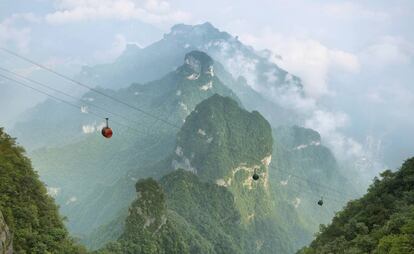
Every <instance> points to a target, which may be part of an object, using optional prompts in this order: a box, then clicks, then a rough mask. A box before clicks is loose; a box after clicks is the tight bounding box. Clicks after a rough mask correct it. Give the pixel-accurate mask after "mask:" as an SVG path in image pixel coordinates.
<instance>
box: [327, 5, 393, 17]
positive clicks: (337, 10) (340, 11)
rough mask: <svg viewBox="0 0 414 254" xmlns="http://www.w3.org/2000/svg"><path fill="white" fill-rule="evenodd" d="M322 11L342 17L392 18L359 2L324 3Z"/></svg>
mask: <svg viewBox="0 0 414 254" xmlns="http://www.w3.org/2000/svg"><path fill="white" fill-rule="evenodd" d="M322 11H323V12H324V13H325V14H327V15H330V16H333V17H335V18H340V19H350V20H355V19H365V20H373V21H385V20H389V19H390V14H389V13H387V12H384V11H380V10H372V9H368V8H366V7H365V6H362V5H361V4H358V3H352V2H336V3H328V4H325V5H323V7H322Z"/></svg>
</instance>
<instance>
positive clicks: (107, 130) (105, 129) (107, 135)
mask: <svg viewBox="0 0 414 254" xmlns="http://www.w3.org/2000/svg"><path fill="white" fill-rule="evenodd" d="M105 120H106V126H105V127H103V128H102V131H101V133H102V136H104V137H105V138H111V137H112V134H113V132H112V129H111V128H109V125H108V118H105Z"/></svg>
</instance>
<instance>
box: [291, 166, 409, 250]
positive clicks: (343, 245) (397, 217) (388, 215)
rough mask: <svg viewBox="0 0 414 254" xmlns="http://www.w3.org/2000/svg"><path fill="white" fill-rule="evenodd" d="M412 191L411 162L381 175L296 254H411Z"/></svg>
mask: <svg viewBox="0 0 414 254" xmlns="http://www.w3.org/2000/svg"><path fill="white" fill-rule="evenodd" d="M413 187H414V158H411V159H408V160H407V161H406V162H405V163H404V164H403V166H402V167H401V169H400V170H398V171H397V172H395V173H394V172H391V171H389V170H387V171H385V172H383V173H382V174H381V179H378V178H376V179H375V180H374V183H373V184H372V185H371V186H370V188H369V189H368V193H367V194H366V195H365V196H364V197H362V198H361V199H358V200H354V201H351V202H349V203H348V205H347V206H346V207H345V209H344V210H343V211H341V212H339V213H338V214H337V215H336V216H335V217H334V219H333V221H332V223H331V225H329V226H323V227H321V230H320V232H319V233H318V235H317V237H316V239H315V240H314V241H313V242H312V243H311V245H310V246H309V247H308V248H304V249H303V250H301V251H300V252H299V253H305V254H312V253H322V254H323V253H374V254H383V253H384V254H385V253H393V254H394V253H395V254H397V253H398V254H400V253H401V254H405V253H413V252H414V188H413Z"/></svg>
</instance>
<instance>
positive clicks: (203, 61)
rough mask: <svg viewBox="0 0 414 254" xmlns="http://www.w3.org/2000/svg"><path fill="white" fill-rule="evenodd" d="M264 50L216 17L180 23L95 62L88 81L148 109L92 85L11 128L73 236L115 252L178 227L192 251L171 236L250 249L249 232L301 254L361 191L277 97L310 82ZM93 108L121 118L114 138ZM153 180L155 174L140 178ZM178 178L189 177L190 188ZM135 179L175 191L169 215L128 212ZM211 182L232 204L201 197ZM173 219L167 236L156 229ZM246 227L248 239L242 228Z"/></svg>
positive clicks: (168, 200)
mask: <svg viewBox="0 0 414 254" xmlns="http://www.w3.org/2000/svg"><path fill="white" fill-rule="evenodd" d="M266 54H269V52H257V51H255V50H253V49H252V48H250V47H248V46H245V45H243V44H242V43H241V42H239V41H238V40H237V38H234V37H232V36H230V35H229V34H227V33H225V32H220V31H219V30H218V29H216V28H214V27H213V26H212V25H211V24H209V23H205V24H202V25H197V26H187V25H176V26H174V27H173V28H172V29H171V32H170V33H169V34H166V35H165V36H164V39H162V40H160V41H158V42H156V43H154V44H152V45H150V46H148V47H146V48H142V49H141V48H138V47H137V46H133V45H131V46H129V47H128V48H127V49H126V51H125V52H124V53H123V54H122V55H121V56H120V57H119V58H118V59H117V60H116V61H115V62H114V63H112V64H105V65H99V66H95V67H85V68H84V69H83V71H82V72H81V73H80V74H79V76H78V77H77V78H78V79H80V80H82V81H83V82H85V83H87V84H94V85H97V89H98V90H99V91H101V92H103V93H105V94H107V95H110V96H112V97H114V98H117V100H120V101H122V102H124V103H127V104H129V105H131V106H132V107H135V108H139V109H140V110H142V111H144V112H146V114H143V113H142V112H141V113H140V112H138V111H137V110H133V109H131V108H130V107H129V108H128V107H125V105H122V104H120V103H117V102H115V101H111V100H109V99H108V98H107V97H105V96H102V95H99V94H96V93H94V92H92V91H91V92H88V93H86V94H84V95H83V97H82V98H81V99H80V100H78V101H73V103H75V104H77V105H79V110H76V109H73V108H66V105H64V104H62V103H58V102H55V101H51V100H48V101H46V102H44V103H42V104H40V105H38V106H36V107H35V108H33V109H31V110H30V112H28V113H27V114H26V117H24V118H22V119H21V121H20V123H18V124H17V125H16V127H15V129H14V131H13V133H14V135H16V136H18V137H19V141H20V142H21V143H22V144H24V145H27V146H28V147H29V149H30V156H31V158H32V160H33V164H34V166H35V168H36V169H37V170H38V171H39V173H40V176H41V178H42V180H44V181H45V182H46V183H47V185H48V192H49V194H50V195H52V196H54V197H55V199H56V201H57V202H58V203H59V205H60V207H61V211H62V213H63V214H64V215H65V216H67V217H68V222H67V223H68V228H69V230H70V232H71V233H73V234H74V235H76V236H79V237H80V238H81V239H82V240H83V242H84V243H86V244H87V245H88V246H89V247H91V248H93V249H100V248H102V247H104V245H105V244H106V243H108V242H112V244H114V245H112V247H111V246H106V247H104V248H109V249H107V250H108V251H109V250H110V251H113V252H114V253H117V252H116V251H117V250H116V248H118V250H119V248H124V247H125V246H127V245H128V242H130V241H131V239H136V237H138V236H142V235H145V237H149V238H145V237H144V239H148V241H149V242H150V243H151V244H153V243H158V244H161V245H164V244H166V243H167V242H168V241H167V239H170V238H171V234H172V235H175V234H176V233H174V232H177V230H178V231H180V230H181V231H182V229H183V228H187V229H188V230H189V232H191V234H190V233H188V234H184V233H183V235H180V236H177V237H181V238H177V239H181V240H182V241H184V242H186V243H185V244H184V245H180V244H179V242H180V241H181V240H177V239H171V240H172V241H173V242H171V243H174V244H176V247H177V251H183V250H185V251H187V250H191V249H192V248H193V249H192V250H193V252H191V251H190V252H189V253H197V252H194V251H195V250H197V249H198V248H201V249H203V250H206V252H205V253H232V252H234V253H239V252H238V250H239V248H240V246H237V244H236V242H237V241H238V240H237V239H242V238H240V237H247V238H243V239H242V240H241V241H242V242H243V241H245V242H244V243H245V245H244V247H243V250H244V251H246V252H244V253H274V251H275V250H278V251H279V252H278V253H292V252H293V251H294V250H296V249H298V248H299V247H302V246H303V245H305V244H307V243H309V241H310V240H311V238H312V233H313V232H315V231H316V230H317V228H318V226H319V224H320V223H327V222H329V219H330V218H331V217H332V216H333V214H334V211H336V210H338V209H339V208H340V207H341V206H342V205H343V204H344V203H345V201H346V200H347V199H348V198H349V197H350V196H351V193H352V192H353V187H352V185H351V184H350V183H349V182H348V181H347V180H346V178H344V177H343V176H342V175H341V173H340V172H339V170H338V165H337V163H336V160H335V158H334V156H333V155H332V153H331V152H330V151H329V149H328V148H326V147H324V146H323V145H322V144H321V139H322V138H323V137H322V138H321V137H320V135H319V134H318V133H317V132H315V131H313V130H310V129H305V128H302V127H298V126H291V125H292V124H293V123H297V122H298V118H297V116H296V115H295V114H294V113H293V112H291V111H290V110H288V109H286V108H283V107H282V106H281V105H279V104H278V102H277V101H272V100H270V96H269V93H276V92H278V91H279V90H278V89H294V90H295V91H297V92H298V93H299V94H301V87H302V86H301V83H300V79H299V78H297V77H295V76H293V75H291V74H289V73H287V72H286V71H284V70H282V69H280V68H279V67H278V66H276V65H274V64H272V63H271V62H270V61H268V58H267V56H266ZM259 84H260V86H259ZM94 105H98V106H99V108H96V107H94ZM100 108H105V109H107V111H111V112H116V113H117V115H112V114H110V113H108V112H104V111H102V110H101V109H100ZM88 112H97V113H99V114H101V115H105V116H108V117H110V125H111V127H112V128H113V129H114V136H113V137H112V138H111V139H110V140H106V139H103V138H102V137H101V136H100V134H99V131H100V128H102V126H103V120H104V119H103V118H102V119H100V118H96V117H94V116H93V115H91V114H89V113H88ZM119 115H122V116H123V117H120V116H119ZM149 115H153V116H155V118H158V119H163V120H164V121H160V120H157V119H155V118H153V117H150V116H149ZM165 122H168V124H167V123H165ZM34 130H37V131H38V132H37V134H36V135H33V131H34ZM269 165H270V167H269ZM180 169H184V170H186V171H191V172H192V173H191V174H190V173H188V172H184V171H182V170H180ZM177 170H178V171H177ZM254 171H256V172H257V173H258V174H259V175H260V180H259V181H257V182H256V181H253V180H252V178H251V176H252V173H253V172H254ZM148 177H152V178H153V179H155V180H147V182H145V181H142V180H140V179H143V178H148ZM180 177H181V178H183V179H187V180H188V182H184V183H183V182H182V181H181V182H179V181H178V180H180ZM166 179H176V180H174V181H173V180H171V181H170V180H166ZM187 180H186V181H187ZM137 181H138V182H139V183H141V184H144V185H145V184H149V185H151V186H153V187H154V189H155V191H156V189H157V188H161V189H162V188H164V189H163V191H162V193H164V194H159V193H158V191H156V192H155V193H158V194H159V195H160V197H161V196H162V195H165V200H164V201H160V203H159V205H160V206H162V209H160V211H159V212H160V213H159V214H152V213H151V211H148V212H147V213H144V214H142V213H136V210H135V211H134V212H131V209H135V208H136V209H138V208H142V209H144V208H145V207H146V205H145V204H144V203H142V202H143V200H140V199H139V198H138V199H136V197H137V193H136V191H137V189H138V190H139V189H140V188H141V187H139V188H138V186H137V188H134V185H135V184H136V182H137ZM152 181H154V182H152ZM157 181H158V182H157ZM175 181H177V182H175ZM168 183H169V184H171V185H167V184H168ZM160 186H161V187H160ZM173 186H179V188H185V189H186V190H185V189H184V190H183V189H180V190H181V191H183V192H182V193H183V194H186V195H190V196H189V197H188V198H189V199H188V203H189V204H192V205H194V206H197V207H198V206H200V205H201V204H200V203H198V201H199V200H206V201H205V203H206V204H205V205H206V206H209V205H211V207H210V206H209V207H208V208H206V209H207V210H206V211H209V213H214V212H217V213H216V215H215V216H216V217H214V216H212V217H210V216H208V215H206V216H207V217H206V220H208V225H210V226H211V228H209V229H203V228H202V225H203V223H204V222H203V221H197V220H196V219H195V217H196V212H197V211H199V210H200V208H199V207H198V208H197V209H198V210H197V209H196V210H194V211H192V210H188V209H186V210H183V209H182V207H185V205H188V204H186V200H183V199H182V198H180V197H179V196H175V195H176V194H174V193H175V192H176V191H172V190H173V189H174V190H175V188H176V187H174V188H173ZM190 186H196V187H194V188H190ZM197 186H198V187H197ZM326 186H328V187H329V186H331V188H330V189H328V188H326ZM332 186H334V187H332ZM168 187H171V188H170V189H169V188H168ZM177 188H178V187H177ZM204 188H206V189H208V190H211V191H212V193H221V194H220V195H223V197H232V198H233V199H234V204H226V205H228V207H221V208H220V207H218V205H219V204H217V203H211V204H210V203H208V202H207V201H208V200H211V201H212V202H218V201H219V200H220V197H215V198H213V197H211V196H208V195H204V194H203V193H202V192H203V190H205V189H204ZM332 188H335V190H336V192H335V191H332ZM194 190H198V191H201V193H192V191H194ZM158 194H157V195H158ZM217 195H219V194H217ZM320 198H325V201H326V205H325V206H324V207H319V206H317V205H316V202H317V200H318V199H320ZM214 200H216V201H214ZM226 200H227V199H226ZM131 203H132V206H130V205H131ZM181 206H182V207H181ZM128 207H129V209H128ZM191 207H192V206H191V205H190V206H189V207H188V208H189V209H190V208H191ZM216 208H217V209H222V208H223V209H224V210H219V211H216V210H215V209H216ZM128 211H129V212H128ZM228 211H231V213H234V214H235V216H236V215H237V216H239V220H235V221H231V224H230V225H227V224H226V225H222V222H221V221H220V220H219V219H218V217H220V216H221V217H222V216H224V214H225V213H226V212H228ZM143 216H144V217H143ZM145 216H147V217H145ZM148 216H150V217H151V216H155V217H156V218H157V219H155V221H154V224H153V225H158V226H157V227H155V228H153V226H151V227H149V228H148V230H146V227H144V229H142V227H141V228H137V227H136V226H134V225H129V223H130V222H133V221H138V222H139V223H141V224H142V223H144V224H143V225H146V224H147V223H146V222H145V220H146V219H148ZM163 216H164V217H163ZM237 216H236V217H237ZM151 218H152V217H151ZM162 218H167V220H170V222H171V223H172V224H168V223H167V224H165V223H163V220H164V219H162ZM138 222H137V223H138ZM139 223H138V224H137V225H141V224H139ZM150 224H151V225H152V223H150ZM163 225H167V229H168V230H167V229H166V231H163V230H161V231H157V228H158V227H159V226H163ZM239 227H241V228H243V230H242V232H243V233H241V236H240V235H237V234H236V233H235V232H234V230H235V229H237V230H236V231H237V232H238V229H239ZM137 230H138V231H137ZM154 230H155V231H154ZM154 232H157V233H158V232H159V235H156V236H154ZM212 232H217V234H216V235H215V234H213V235H211V234H212ZM240 232H241V231H240ZM148 234H149V235H148ZM151 234H152V236H150V235H151ZM191 237H195V238H196V239H198V242H197V243H196V244H195V245H191V244H189V243H188V241H185V240H186V239H187V240H188V239H191ZM222 238H223V239H222ZM219 240H220V241H224V242H225V243H226V244H228V247H229V248H230V249H228V252H226V250H227V249H225V248H224V247H223V244H219V245H220V246H222V249H220V250H216V249H215V248H216V247H215V246H217V244H218V241H219ZM246 241H247V242H246ZM252 241H253V242H254V244H252V245H251V246H249V244H251V243H252ZM125 244H127V245H125ZM151 244H150V245H149V246H148V248H152V247H151V246H153V245H151ZM128 246H129V245H128ZM135 247H136V248H141V247H142V246H141V247H139V246H135ZM135 247H134V248H135ZM111 248H112V249H111ZM114 248H115V250H114ZM125 248H127V247H125ZM133 250H134V251H136V250H137V249H133ZM110 253H112V252H110ZM148 253H154V252H148ZM177 253H179V252H177ZM183 253H185V252H183Z"/></svg>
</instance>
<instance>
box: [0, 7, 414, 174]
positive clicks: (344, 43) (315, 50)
mask: <svg viewBox="0 0 414 254" xmlns="http://www.w3.org/2000/svg"><path fill="white" fill-rule="evenodd" d="M205 21H210V22H211V23H212V24H213V25H215V26H216V27H218V28H219V29H220V30H225V31H227V32H229V33H231V34H233V35H237V36H239V38H240V40H241V41H242V42H244V43H246V44H250V45H252V46H253V47H255V48H257V49H262V48H268V49H270V50H272V51H273V52H274V53H276V54H278V55H280V56H281V57H282V60H280V59H277V58H275V59H274V60H275V62H277V63H278V64H279V65H280V66H281V67H283V68H285V69H287V70H288V71H290V72H292V73H294V74H296V75H298V76H300V77H301V78H302V79H303V82H304V85H305V91H306V92H307V94H308V95H309V96H310V97H311V98H313V99H314V100H315V101H317V103H318V104H320V105H321V107H324V108H327V109H329V112H330V113H326V112H325V113H320V112H319V114H316V117H315V118H314V119H313V120H312V121H316V122H308V125H309V126H310V127H312V126H313V125H318V127H319V129H321V128H322V131H321V132H322V134H324V135H325V136H329V135H331V136H334V135H336V133H337V130H338V129H340V130H341V132H342V133H345V134H346V135H348V136H351V137H353V138H354V139H355V140H357V141H358V142H359V143H360V144H361V145H362V148H361V149H371V150H372V151H371V152H372V153H373V156H384V161H385V162H386V165H389V166H392V167H395V166H396V165H398V164H400V163H401V160H402V159H403V158H406V157H408V156H410V155H414V154H413V153H414V135H413V134H412V130H413V129H414V113H413V112H414V110H413V109H414V84H413V80H414V64H413V60H414V29H413V24H414V1H410V0H406V1H402V0H401V1H379V0H372V1H305V0H289V1H288V0H257V1H251V0H249V1H236V0H233V1H229V0H220V1H219V0H210V1H189V0H173V1H159V0H146V1H138V0H119V1H115V0H83V1H82V0H32V1H27V0H13V1H8V0H0V45H2V46H6V47H7V48H10V49H13V50H16V51H18V52H20V53H22V54H25V55H28V56H30V57H32V58H35V59H38V60H39V61H42V62H43V63H45V64H47V65H48V66H51V67H53V68H58V69H60V70H62V71H66V72H69V73H76V71H77V70H78V68H79V67H80V66H81V65H83V64H95V63H101V62H108V61H111V60H113V59H114V58H116V57H117V56H118V55H119V54H120V53H121V52H122V50H123V49H124V48H125V45H126V44H127V43H136V44H138V45H141V46H146V45H148V44H150V43H151V42H153V41H156V40H159V39H160V38H161V37H162V34H163V33H166V32H168V31H169V28H170V27H171V25H173V24H176V23H188V24H198V23H202V22H205ZM0 64H1V66H7V67H9V68H14V69H18V70H20V71H21V72H33V71H34V70H33V68H32V69H30V68H28V67H27V66H25V65H22V64H21V63H19V62H18V61H15V60H13V59H11V58H10V57H8V56H6V55H4V54H2V53H1V54H0ZM39 75H40V74H39ZM0 82H1V81H0ZM0 85H1V86H2V87H1V90H0V91H1V92H0V125H1V124H4V125H10V124H11V123H12V120H13V119H14V118H15V117H16V115H17V114H18V113H19V112H21V111H23V110H24V109H25V108H27V106H29V105H32V104H33V103H34V101H38V100H40V99H41V97H39V96H38V97H36V100H31V99H28V97H27V96H28V95H27V90H24V89H21V88H15V87H11V86H10V85H7V84H0ZM24 95H25V96H24ZM29 97H30V98H32V97H35V95H31V94H30V95H29ZM11 107H12V108H13V109H14V110H10V108H11ZM390 147H392V149H390ZM376 153H378V154H376Z"/></svg>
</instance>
